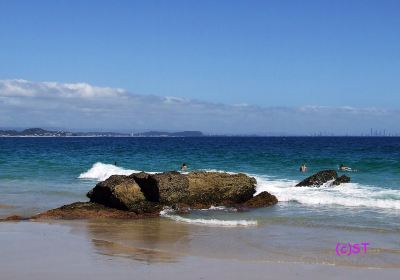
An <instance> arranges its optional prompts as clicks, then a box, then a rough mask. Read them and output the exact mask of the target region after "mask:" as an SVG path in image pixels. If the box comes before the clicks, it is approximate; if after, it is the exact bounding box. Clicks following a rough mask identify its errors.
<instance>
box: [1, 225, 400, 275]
mask: <svg viewBox="0 0 400 280" xmlns="http://www.w3.org/2000/svg"><path fill="white" fill-rule="evenodd" d="M156 220H158V219H154V222H155V223H156V224H159V223H158V222H157V221H156ZM114 222H115V221H114ZM146 223H147V222H146ZM105 224H107V221H97V222H93V221H92V222H84V221H73V222H65V221H64V222H60V223H58V222H57V223H54V222H51V223H45V222H3V223H1V224H0V247H1V251H2V254H1V260H0V271H1V275H2V279H7V280H24V279H30V280H36V279H38V280H39V279H40V280H46V279H88V278H89V279H100V280H101V279H110V278H113V279H228V278H229V279H277V278H280V279H321V275H324V279H358V278H362V279H377V278H378V277H379V278H380V279H396V277H397V276H398V274H399V272H400V269H395V268H384V269H378V268H368V267H352V266H343V265H324V264H313V263H304V262H302V261H301V259H299V262H297V263H296V262H293V261H290V262H281V261H280V262H274V261H272V260H269V261H267V260H265V258H260V259H259V260H257V259H255V258H254V256H253V257H252V258H246V253H245V252H244V254H243V255H242V256H241V257H239V255H231V254H230V251H231V250H234V249H232V248H235V247H237V246H236V245H235V244H231V245H232V246H231V247H232V248H227V250H226V251H222V252H221V251H219V252H217V249H215V246H214V245H213V244H206V243H203V244H201V242H200V243H199V242H196V240H193V239H194V238H195V235H194V233H193V232H190V230H188V228H187V227H186V225H184V224H178V223H177V224H176V227H175V228H170V230H167V227H159V231H158V232H156V231H154V226H153V227H152V226H149V227H145V226H144V224H143V223H140V222H139V224H138V225H137V226H136V227H133V228H131V229H130V230H121V229H123V228H125V229H128V228H129V227H130V226H129V224H127V223H125V224H124V223H122V224H120V225H119V226H116V227H114V226H112V227H109V229H108V230H104V229H105ZM131 225H132V224H131ZM146 228H147V230H146ZM204 233H205V232H204V231H202V230H201V229H200V230H199V232H198V233H197V234H198V236H201V235H202V234H204ZM117 240H119V241H117ZM199 240H200V241H201V240H202V238H199ZM216 240H221V239H220V238H218V237H217V238H216ZM239 246H240V245H239ZM237 248H238V247H237Z"/></svg>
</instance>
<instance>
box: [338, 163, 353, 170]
mask: <svg viewBox="0 0 400 280" xmlns="http://www.w3.org/2000/svg"><path fill="white" fill-rule="evenodd" d="M339 170H340V171H351V167H348V166H345V165H344V164H341V165H340V167H339Z"/></svg>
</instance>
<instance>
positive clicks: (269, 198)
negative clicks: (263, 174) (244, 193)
mask: <svg viewBox="0 0 400 280" xmlns="http://www.w3.org/2000/svg"><path fill="white" fill-rule="evenodd" d="M277 203H278V199H277V198H276V196H275V195H272V194H270V193H269V192H261V193H259V194H258V195H256V196H255V197H253V198H251V199H249V200H248V201H246V202H245V203H243V204H242V206H243V207H245V208H259V207H267V206H271V205H275V204H277Z"/></svg>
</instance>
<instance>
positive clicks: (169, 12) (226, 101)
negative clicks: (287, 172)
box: [0, 0, 400, 135]
mask: <svg viewBox="0 0 400 280" xmlns="http://www.w3.org/2000/svg"><path fill="white" fill-rule="evenodd" d="M399 10H400V2H399V1H393V0H383V1H377V0H376V1H373V0H371V1H364V0H348V1H344V0H338V1H328V0H318V1H317V0H307V1H301V2H300V1H294V0H293V1H290V0H284V1H277V0H276V1H252V0H250V1H223V0H221V1H208V0H205V1H191V0H185V1H183V0H182V1H177V0H171V1H156V0H149V1H127V0H121V1H104V0H99V1H90V0H88V1H77V0H68V1H67V0H60V1H50V0H40V1H23V0H13V1H7V0H4V1H1V2H0V38H2V39H1V49H0V61H1V63H0V80H1V82H0V110H1V111H0V127H25V128H26V127H32V126H34V127H36V126H38V127H63V128H66V129H82V130H92V129H95V130H103V131H104V130H113V131H120V130H122V129H123V130H124V131H129V130H132V129H135V131H143V130H169V131H181V130H201V131H203V132H205V133H213V134H214V133H215V134H224V133H231V134H253V133H255V134H263V133H273V134H310V135H312V134H315V133H319V132H322V133H333V134H341V135H347V134H357V135H359V134H361V133H365V134H368V131H370V128H371V127H372V128H373V129H378V130H386V131H391V132H392V133H397V131H398V130H399V129H398V128H397V127H398V125H397V124H398V123H399V122H400V80H399V78H398V77H399V76H400V70H399V69H400V52H399V50H400V36H397V34H400V17H399V16H398V11H399Z"/></svg>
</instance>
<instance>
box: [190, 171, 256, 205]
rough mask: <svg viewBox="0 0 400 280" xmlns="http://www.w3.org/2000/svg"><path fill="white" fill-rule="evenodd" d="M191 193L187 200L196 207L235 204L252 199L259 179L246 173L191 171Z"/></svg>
mask: <svg viewBox="0 0 400 280" xmlns="http://www.w3.org/2000/svg"><path fill="white" fill-rule="evenodd" d="M187 178H188V180H189V195H188V197H187V199H186V200H185V202H186V203H187V204H188V205H190V206H191V207H194V208H205V207H209V206H211V205H225V206H229V205H235V204H241V203H244V202H245V201H247V200H249V199H251V198H252V197H253V195H254V193H255V192H256V190H255V185H256V183H257V181H256V180H255V179H254V178H252V177H249V176H247V175H245V174H228V173H220V172H191V173H189V174H188V175H187Z"/></svg>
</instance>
